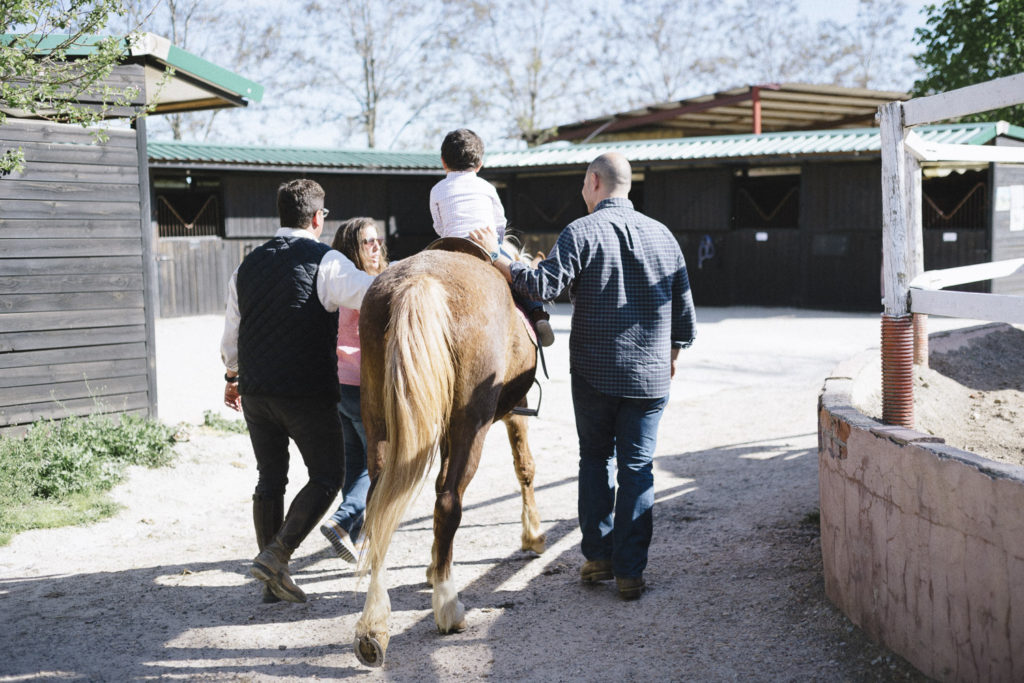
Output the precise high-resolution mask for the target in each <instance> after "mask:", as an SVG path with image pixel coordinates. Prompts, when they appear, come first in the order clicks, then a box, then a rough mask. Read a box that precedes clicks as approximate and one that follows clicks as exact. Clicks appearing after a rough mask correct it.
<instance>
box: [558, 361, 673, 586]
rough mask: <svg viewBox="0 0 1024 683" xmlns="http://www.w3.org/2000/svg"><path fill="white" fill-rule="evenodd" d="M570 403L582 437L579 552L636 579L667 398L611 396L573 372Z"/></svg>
mask: <svg viewBox="0 0 1024 683" xmlns="http://www.w3.org/2000/svg"><path fill="white" fill-rule="evenodd" d="M572 403H573V408H574V410H575V412H576V433H577V434H578V436H579V441H580V481H579V516H580V530H581V531H582V532H583V543H582V550H583V556H584V557H585V558H587V559H588V560H611V561H612V572H613V573H614V574H615V576H617V577H622V578H636V577H639V576H641V575H642V574H643V572H644V569H645V568H646V567H647V549H648V547H649V546H650V544H651V533H652V527H653V514H652V508H653V507H654V464H653V458H654V447H655V443H656V441H657V433H658V422H659V421H660V420H661V415H662V413H663V412H664V410H665V406H666V405H667V404H668V396H663V397H661V398H622V397H619V396H610V395H608V394H604V393H601V392H600V391H597V390H596V389H594V388H593V387H592V386H590V384H588V383H587V381H586V380H584V379H583V378H582V377H580V376H579V375H578V374H573V375H572ZM616 465H617V466H618V477H617V479H618V493H617V495H616V490H615V488H616V487H615V483H616V476H615V470H616Z"/></svg>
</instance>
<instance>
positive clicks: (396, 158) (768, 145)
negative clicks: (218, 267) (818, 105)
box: [149, 122, 1024, 173]
mask: <svg viewBox="0 0 1024 683" xmlns="http://www.w3.org/2000/svg"><path fill="white" fill-rule="evenodd" d="M915 130H916V132H917V133H918V135H920V136H921V137H922V138H924V139H925V140H927V141H931V142H941V143H947V144H969V145H983V144H985V143H987V142H990V141H991V140H992V139H993V138H995V137H996V136H997V135H1004V136H1007V137H1012V138H1016V139H1019V140H1024V128H1021V127H1019V126H1011V125H1009V124H1007V123H1003V122H1000V123H959V124H948V125H935V126H920V127H918V128H916V129H915ZM879 150H880V143H879V136H878V129H877V128H855V129H839V130H824V131H803V132H785V133H765V134H762V135H717V136H713V137H698V138H671V139H663V140H642V141H635V142H603V143H594V144H586V145H573V144H570V143H565V142H559V143H554V144H551V145H542V146H540V147H534V148H531V149H525V150H518V151H508V152H500V151H498V152H490V153H488V154H487V156H486V158H485V159H484V163H485V164H486V168H487V170H491V171H494V170H517V169H524V168H557V167H580V166H585V165H586V164H588V163H590V161H591V160H592V159H594V157H596V156H598V155H599V154H603V153H605V152H612V151H614V152H619V153H621V154H623V155H625V156H626V158H627V159H629V160H630V161H632V162H634V163H650V162H655V163H657V162H666V163H667V162H687V161H699V160H715V159H758V158H766V159H779V158H793V159H796V158H798V157H806V156H815V155H817V156H828V155H840V156H841V155H848V154H852V155H857V154H878V153H879ZM149 158H150V162H151V164H153V165H154V166H171V165H174V166H180V165H187V164H195V165H197V166H226V167H235V166H244V167H267V168H268V170H269V168H274V167H289V168H300V167H310V168H322V169H325V170H327V169H338V170H366V171H373V170H418V171H430V172H438V173H440V172H441V165H440V163H439V162H440V159H439V155H438V153H437V152H436V151H430V152H388V151H379V150H373V149H368V150H341V149H318V148H309V147H262V146H257V145H245V146H243V145H216V144H206V143H189V142H150V143H149Z"/></svg>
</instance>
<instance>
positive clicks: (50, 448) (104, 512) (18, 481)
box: [0, 415, 173, 544]
mask: <svg viewBox="0 0 1024 683" xmlns="http://www.w3.org/2000/svg"><path fill="white" fill-rule="evenodd" d="M172 433H173V430H172V429H171V428H169V427H166V426H164V425H162V424H160V423H159V422H156V421H154V420H149V419H146V418H143V417H139V416H137V415H122V416H120V418H119V419H118V420H116V421H115V420H114V419H112V418H110V417H108V416H105V415H94V416H89V417H68V418H65V419H63V420H60V421H56V420H44V421H40V422H37V423H35V424H34V425H32V426H31V427H30V428H29V430H28V432H27V433H26V434H25V436H24V437H21V438H13V437H0V544H5V543H7V542H8V541H9V540H10V537H11V536H12V535H13V534H15V533H18V532H19V531H25V530H27V529H37V528H46V527H52V526H64V525H67V524H79V523H84V522H90V521H94V520H95V519H101V518H103V517H106V516H109V515H110V514H112V513H113V510H114V509H116V506H114V505H113V503H111V502H110V501H109V500H107V499H106V498H105V497H104V495H103V494H104V493H105V492H106V491H109V490H110V489H111V488H112V487H113V486H114V485H115V484H117V483H118V482H119V481H121V479H122V478H123V477H124V472H125V470H126V468H127V467H128V466H129V465H143V466H146V467H160V466H163V465H166V464H168V463H169V462H170V461H171V458H172V457H173V453H172V451H171V444H172V438H171V435H172Z"/></svg>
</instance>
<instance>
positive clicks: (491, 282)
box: [354, 238, 545, 667]
mask: <svg viewBox="0 0 1024 683" xmlns="http://www.w3.org/2000/svg"><path fill="white" fill-rule="evenodd" d="M431 246H432V247H434V248H428V249H427V250H424V251H421V252H419V253H417V254H415V255H413V256H411V257H409V258H406V259H402V260H401V261H398V262H396V263H394V264H392V265H391V266H390V267H389V268H388V269H387V270H385V271H384V272H383V273H382V274H381V275H379V276H378V277H377V279H376V280H375V281H374V283H373V285H372V286H371V287H370V288H369V290H368V291H367V292H366V296H365V298H364V299H363V304H362V309H361V312H360V316H359V337H360V339H363V340H364V343H363V350H362V359H361V364H362V367H361V379H360V382H361V386H362V390H361V393H362V395H361V404H362V405H361V409H362V418H363V427H364V428H365V430H366V446H367V468H368V470H369V474H370V479H371V483H370V491H369V494H368V499H367V507H366V511H365V521H364V524H363V531H364V533H365V535H366V541H365V545H364V547H365V548H366V552H365V553H364V555H363V558H362V560H361V561H360V566H359V571H361V572H362V573H364V574H365V572H366V571H367V569H369V571H370V583H369V586H368V588H367V592H366V603H365V606H364V608H363V612H362V615H361V616H360V618H359V621H358V622H357V624H356V637H355V643H354V646H355V651H356V655H357V657H358V658H359V660H360V662H362V663H363V664H364V665H366V666H373V667H378V666H382V665H383V663H384V655H385V653H386V651H387V646H388V641H389V639H390V636H389V632H388V619H389V617H390V615H391V605H390V599H389V597H388V592H387V586H386V585H385V577H384V570H385V555H386V553H387V550H388V546H389V545H390V543H391V538H392V535H393V534H394V531H395V529H397V527H398V525H399V523H400V522H401V520H402V517H403V516H404V514H405V512H406V510H407V508H408V506H409V504H410V502H411V500H412V497H413V495H414V493H415V491H416V490H417V489H418V488H419V487H418V484H419V482H420V481H421V480H423V479H424V478H425V477H426V475H427V472H428V471H429V469H430V466H431V464H432V462H433V459H434V457H435V453H437V452H440V456H441V462H440V472H439V474H438V477H437V481H436V483H435V493H436V500H435V503H434V542H433V548H432V550H431V560H430V564H429V566H428V568H427V582H428V583H429V584H430V585H431V586H433V594H432V598H431V603H432V607H433V612H434V622H435V623H436V624H437V629H438V631H439V632H440V633H442V634H446V633H454V632H459V631H462V630H464V629H465V628H466V621H465V607H464V606H463V604H462V603H461V602H460V601H459V594H458V590H457V589H456V587H455V585H454V582H453V580H452V575H451V568H452V542H453V540H454V537H455V532H456V531H457V529H458V528H459V523H460V521H461V519H462V496H463V493H464V492H465V490H466V487H467V486H468V485H469V482H470V480H471V479H472V478H473V475H474V474H475V473H476V469H477V466H478V464H479V462H480V456H481V453H482V451H483V445H484V437H485V436H486V434H487V431H488V430H489V428H490V427H491V425H492V424H494V423H495V422H497V421H498V420H501V421H502V422H504V424H505V428H506V431H507V433H508V439H509V443H510V445H511V447H512V456H513V460H514V464H515V471H516V477H517V478H518V480H519V486H520V491H521V494H522V515H521V519H522V535H521V548H522V549H523V550H531V551H533V552H536V553H538V554H539V553H542V552H544V549H545V535H544V534H543V533H541V529H540V515H539V513H538V512H537V506H536V502H535V500H534V490H533V478H534V461H533V455H532V454H531V452H530V446H529V442H528V440H527V423H526V417H524V415H522V414H517V413H514V412H513V410H514V409H515V408H517V407H519V408H523V407H525V405H526V394H527V391H528V390H529V389H530V387H531V386H532V385H533V383H534V375H535V373H536V369H537V351H536V348H535V346H534V344H533V342H532V341H531V338H530V334H529V332H528V331H527V329H526V323H525V319H524V318H523V317H522V316H521V314H519V313H518V311H517V309H516V307H515V304H514V302H513V300H512V296H511V292H510V291H509V287H508V284H507V283H506V281H505V279H504V278H503V277H502V276H501V274H500V273H499V272H498V271H497V269H495V268H494V267H492V266H491V265H490V263H489V259H488V257H487V256H486V255H485V254H484V252H483V251H482V250H481V249H479V248H478V247H477V246H476V245H475V244H474V243H472V242H469V241H468V240H461V239H458V238H446V239H444V240H438V241H437V242H435V243H434V244H433V245H431ZM371 340H372V343H371Z"/></svg>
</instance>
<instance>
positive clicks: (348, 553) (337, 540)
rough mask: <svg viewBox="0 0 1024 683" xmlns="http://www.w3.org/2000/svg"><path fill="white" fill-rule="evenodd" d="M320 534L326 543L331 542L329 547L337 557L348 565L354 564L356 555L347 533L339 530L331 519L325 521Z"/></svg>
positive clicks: (339, 527)
mask: <svg viewBox="0 0 1024 683" xmlns="http://www.w3.org/2000/svg"><path fill="white" fill-rule="evenodd" d="M320 533H322V534H323V535H324V536H325V537H326V538H327V540H328V541H330V542H331V546H332V547H333V548H334V552H336V553H337V554H338V557H340V558H341V559H343V560H345V561H346V562H348V563H349V564H355V563H356V560H357V557H358V553H357V552H356V547H355V545H354V544H353V543H352V539H351V538H349V535H348V532H347V531H345V530H344V529H342V528H341V526H340V525H339V524H338V523H337V522H335V521H334V520H333V519H329V520H327V521H326V522H325V523H324V525H323V526H322V527H320Z"/></svg>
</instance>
